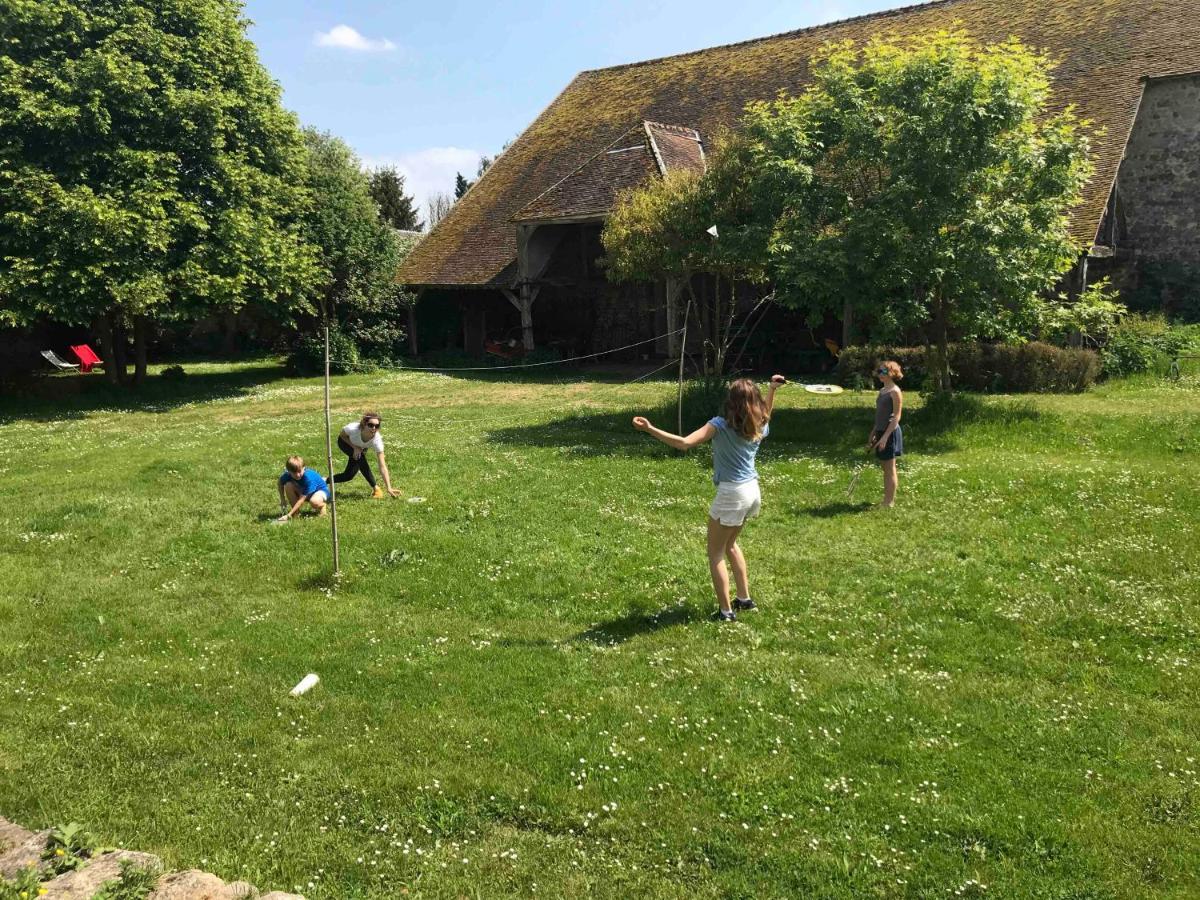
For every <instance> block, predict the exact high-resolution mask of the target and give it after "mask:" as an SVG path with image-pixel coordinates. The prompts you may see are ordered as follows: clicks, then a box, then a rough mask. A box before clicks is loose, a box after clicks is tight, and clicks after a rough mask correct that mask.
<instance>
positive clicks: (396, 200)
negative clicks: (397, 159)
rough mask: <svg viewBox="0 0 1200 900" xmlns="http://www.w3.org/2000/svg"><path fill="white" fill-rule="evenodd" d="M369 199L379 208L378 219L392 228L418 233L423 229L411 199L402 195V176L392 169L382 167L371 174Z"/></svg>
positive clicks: (390, 167) (404, 194) (406, 195)
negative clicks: (372, 199)
mask: <svg viewBox="0 0 1200 900" xmlns="http://www.w3.org/2000/svg"><path fill="white" fill-rule="evenodd" d="M371 197H372V198H374V200H375V204H376V205H377V206H378V207H379V217H380V218H381V219H383V221H385V222H387V223H388V224H389V225H391V226H392V227H393V228H398V229H400V230H401V231H420V230H421V228H422V227H424V223H423V222H422V221H421V220H420V219H419V218H418V217H417V208H416V206H414V205H413V198H412V197H410V196H409V195H408V194H406V193H404V176H403V175H401V174H400V173H399V172H398V171H397V170H396V169H395V168H394V167H392V166H384V167H383V168H380V169H376V170H375V171H373V172H372V173H371Z"/></svg>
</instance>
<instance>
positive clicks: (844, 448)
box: [486, 393, 1048, 465]
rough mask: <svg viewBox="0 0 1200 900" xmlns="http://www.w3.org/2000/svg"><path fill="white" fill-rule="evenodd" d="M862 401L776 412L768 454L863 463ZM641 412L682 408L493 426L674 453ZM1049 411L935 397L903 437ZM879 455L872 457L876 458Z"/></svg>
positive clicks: (867, 407)
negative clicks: (646, 427) (640, 426)
mask: <svg viewBox="0 0 1200 900" xmlns="http://www.w3.org/2000/svg"><path fill="white" fill-rule="evenodd" d="M856 396H861V398H862V403H861V405H856V406H847V405H845V404H844V403H842V404H839V405H836V406H809V407H803V408H800V409H779V410H776V412H775V416H774V417H773V418H772V419H771V435H770V437H769V438H768V440H767V442H766V443H765V444H764V445H763V455H762V457H761V458H762V459H763V460H764V461H767V460H769V459H770V458H771V457H772V456H776V455H780V454H784V455H791V454H796V453H799V454H804V455H808V456H816V457H819V458H822V459H825V460H826V461H828V462H832V463H846V462H847V461H848V460H853V462H854V463H855V464H856V465H857V464H859V463H860V462H861V461H862V459H863V457H864V456H865V454H864V445H865V444H866V439H867V434H868V432H869V431H870V429H871V424H872V422H873V419H874V394H868V393H863V394H861V395H856ZM635 415H644V416H647V417H649V418H650V420H651V421H653V422H654V423H655V424H656V425H659V426H660V427H665V428H668V429H672V430H673V429H674V428H675V427H676V421H677V410H676V408H675V406H674V405H672V404H664V405H661V406H659V407H657V408H654V409H628V410H621V411H618V412H605V413H591V414H574V413H573V414H570V415H567V416H564V417H563V418H561V419H556V420H554V421H552V422H547V423H543V424H538V425H519V426H512V427H508V428H498V429H494V430H492V431H489V432H487V435H486V438H487V440H488V441H489V442H491V443H496V444H516V445H519V446H527V447H555V448H558V449H559V450H560V451H561V452H563V453H566V454H569V455H580V456H652V455H660V454H662V453H674V452H676V451H673V450H669V449H667V448H666V447H664V446H663V445H661V444H659V443H658V442H656V441H654V440H653V439H651V438H648V437H647V436H645V435H643V434H640V433H638V432H636V431H635V430H634V429H633V425H632V419H633V417H634V416H635ZM712 415H716V410H713V411H712V412H704V411H701V410H698V409H685V411H684V430H685V431H687V430H688V429H690V428H696V427H699V425H701V424H702V423H703V422H705V421H707V419H708V417H710V416H712ZM1047 415H1048V414H1047V413H1045V412H1043V411H1041V410H1039V409H1037V408H1036V407H1035V406H1033V404H1032V403H1031V402H1030V401H1027V400H1011V399H995V400H989V401H987V402H985V401H984V400H983V399H982V398H980V397H978V396H976V395H973V394H954V395H951V396H947V397H944V398H940V397H934V398H930V399H929V400H928V401H927V402H926V403H924V404H922V405H920V406H914V407H912V408H910V409H908V410H907V411H906V412H905V413H904V438H905V447H906V450H908V452H910V453H919V454H922V455H934V454H939V453H945V452H948V451H951V450H954V449H955V448H956V447H957V446H958V445H959V442H960V439H961V437H962V435H963V433H964V432H965V431H966V430H968V429H972V428H979V427H985V428H986V427H1010V426H1017V425H1022V424H1028V423H1033V422H1035V421H1037V420H1039V419H1043V418H1045V417H1046V416H1047ZM871 461H873V460H871Z"/></svg>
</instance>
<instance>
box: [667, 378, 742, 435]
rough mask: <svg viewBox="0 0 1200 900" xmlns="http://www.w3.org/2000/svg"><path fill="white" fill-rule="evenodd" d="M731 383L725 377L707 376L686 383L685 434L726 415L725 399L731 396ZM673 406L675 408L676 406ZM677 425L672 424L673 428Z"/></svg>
mask: <svg viewBox="0 0 1200 900" xmlns="http://www.w3.org/2000/svg"><path fill="white" fill-rule="evenodd" d="M729 382H730V379H729V378H728V377H726V376H723V375H705V376H703V377H700V378H693V379H692V380H690V381H687V382H685V383H684V385H683V431H684V434H686V433H687V432H688V431H690V430H691V429H693V428H699V427H700V425H701V424H703V423H704V422H707V421H708V420H709V419H711V418H712V417H713V416H720V415H723V414H724V413H725V398H726V396H728V394H729ZM671 405H672V406H673V407H674V406H675V405H676V404H671ZM675 424H678V423H672V427H674V425H675ZM668 430H670V429H668Z"/></svg>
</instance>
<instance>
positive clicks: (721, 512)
mask: <svg viewBox="0 0 1200 900" xmlns="http://www.w3.org/2000/svg"><path fill="white" fill-rule="evenodd" d="M786 381H787V379H785V378H784V377H783V376H782V375H772V376H771V386H770V388H769V389H768V390H767V399H766V400H763V396H762V394H761V393H760V392H759V390H758V385H756V384H755V383H754V382H753V381H751V380H750V379H749V378H739V379H738V380H737V381H735V382H734V383H733V384H731V385H730V386H729V395H728V397H726V398H725V415H723V416H716V417H715V418H712V419H709V421H708V424H706V425H704V426H703V427H701V428H698V429H696V430H695V431H693V432H692V433H691V434H689V435H688V436H687V437H681V436H680V435H677V434H671V433H670V432H666V431H663V430H662V429H659V428H655V427H654V426H653V425H651V424H650V420H649V419H647V418H645V417H644V416H635V417H634V420H633V427H634V428H636V429H637V430H638V431H644V432H646V433H647V434H649V435H651V436H652V437H655V438H657V439H658V440H660V441H662V442H663V443H664V444H666V445H667V446H668V447H674V448H675V449H676V450H690V449H691V448H692V447H697V446H699V445H700V444H703V443H704V442H705V441H709V440H711V441H712V442H713V484H715V485H716V486H717V496H716V497H715V498H714V499H713V502H712V506H711V507H709V510H708V571H709V573H710V574H711V575H712V583H713V590H715V591H716V594H717V607H718V608H717V612H716V614H715V615H714V616H713V618H715V619H717V620H718V621H721V622H733V621H736V620H737V613H736V612H734V610H735V609H741V610H749V609H755V608H756V607H755V605H754V601H753V600H751V599H750V581H749V576H748V575H747V572H746V557H744V556H743V555H742V548H741V547H739V546H738V543H737V539H738V535H739V534H741V531H742V526H743V525H745V524H746V520H747V519H749V518H752V517H754V516H757V515H758V511H759V508H760V506H761V505H762V495H761V493H760V492H759V489H758V471H757V470H756V469H755V468H754V458H755V457H756V456H757V455H758V448H759V446H760V445H761V444H762V439H763V438H765V437H766V436H767V432H768V431H770V425H769V424H768V423H769V422H770V419H771V410H772V409H774V407H775V391H776V390H778V389H779V386H780V385H781V384H784V383H785V382H786ZM726 557H728V558H729V563H730V565H731V566H732V567H733V580H734V582H735V584H736V586H737V596H736V597H735V598H734V601H733V604H732V605H731V604H730V602H729V573H728V571H727V570H726V568H725V558H726Z"/></svg>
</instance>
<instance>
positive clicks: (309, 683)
mask: <svg viewBox="0 0 1200 900" xmlns="http://www.w3.org/2000/svg"><path fill="white" fill-rule="evenodd" d="M320 680H321V679H320V678H318V677H317V676H316V674H314V673H313V672H309V673H308V674H307V675H305V676H304V677H303V678H301V679H300V683H299V684H298V685H296V686H295V687H294V688H292V690H291V695H292V696H293V697H299V696H300V695H301V694H303V693H306V692H307V691H310V690H312V688H313V687H314V686H315V685H316V683H317V682H318V681H320Z"/></svg>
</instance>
